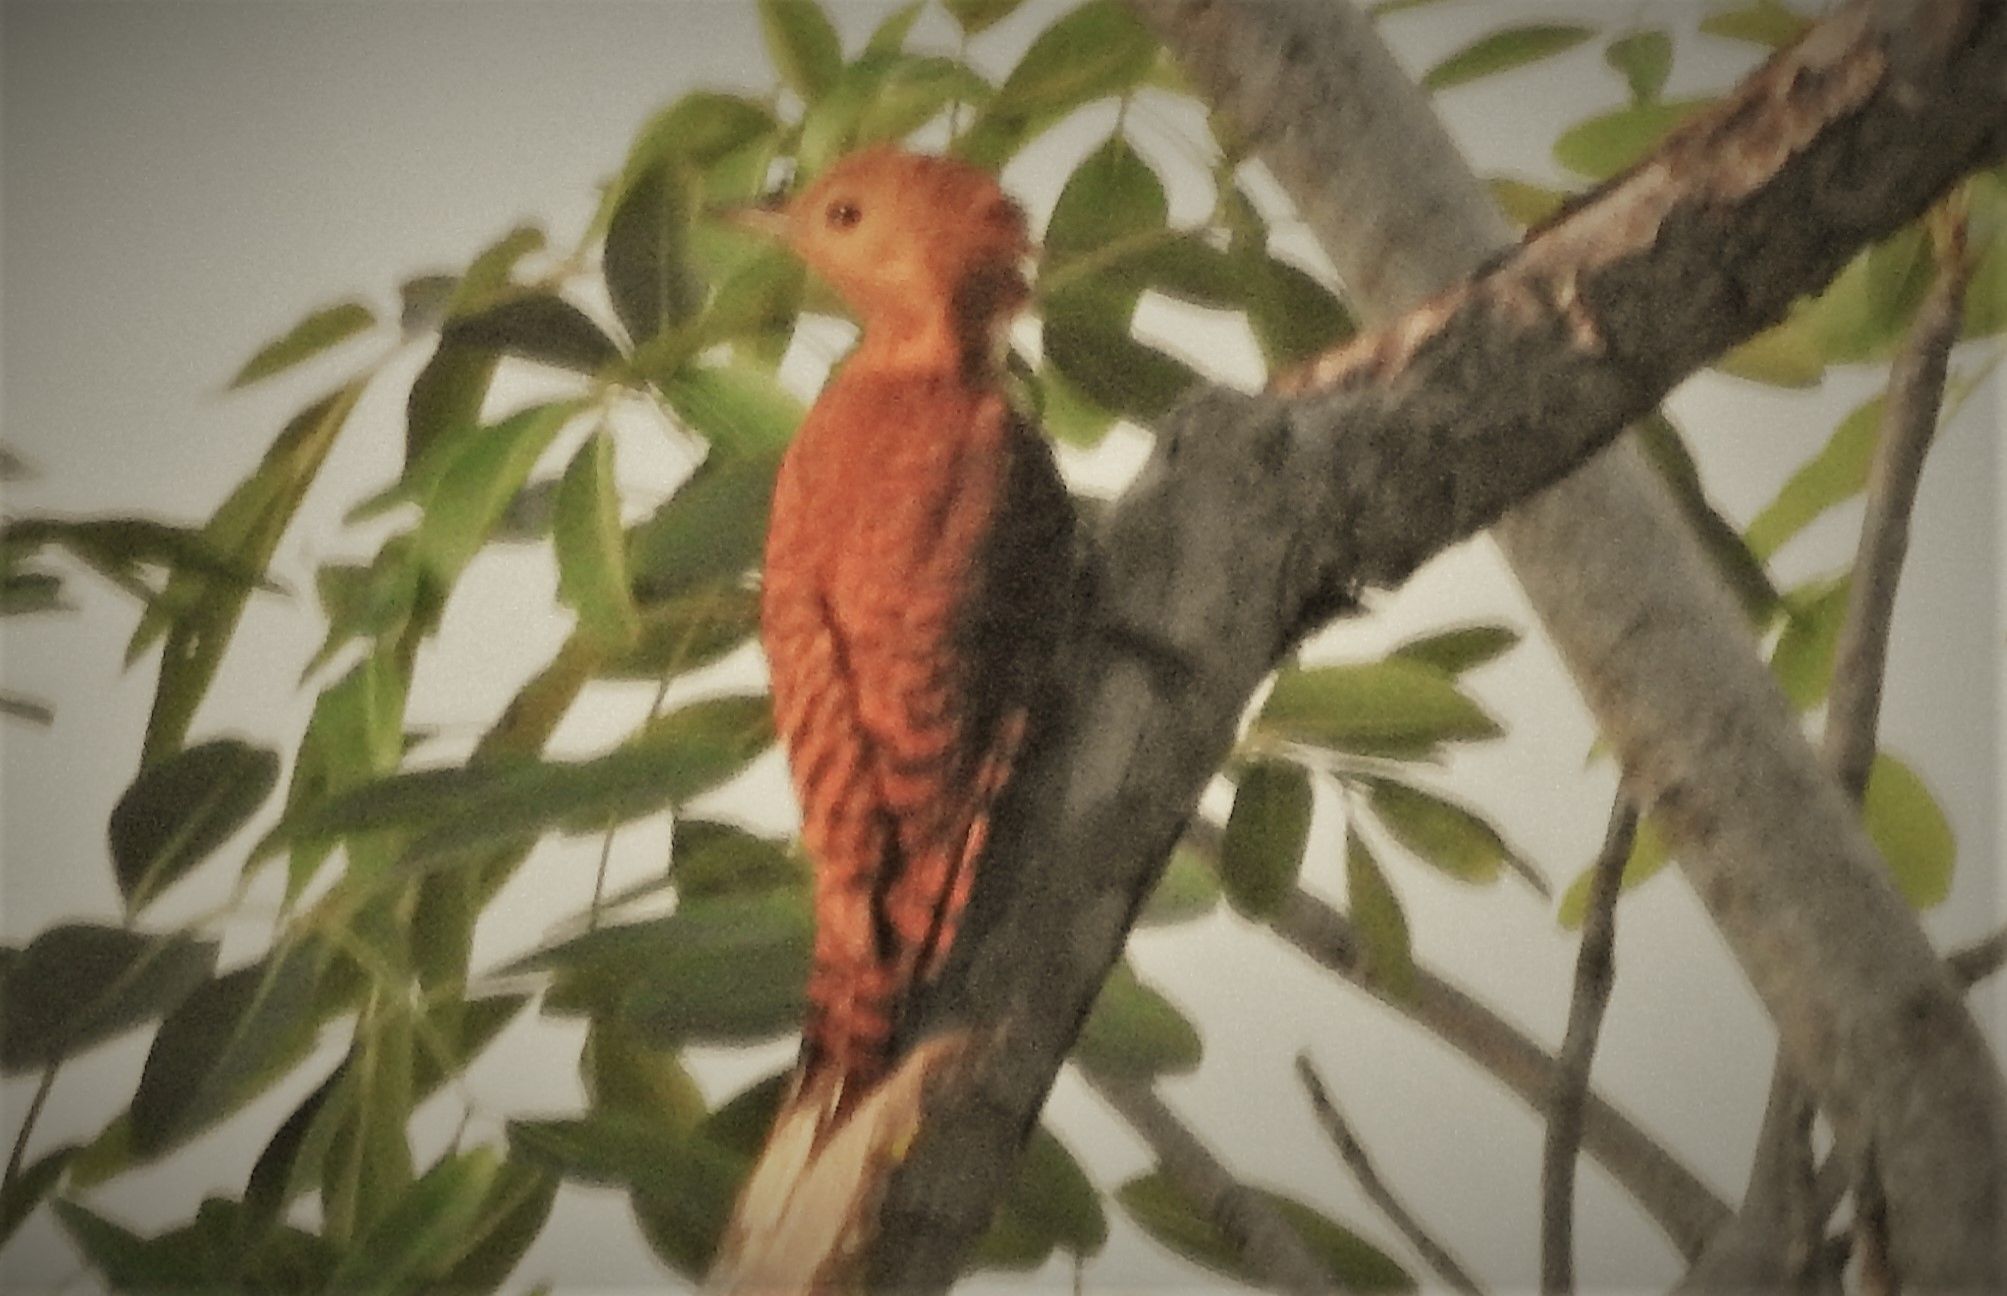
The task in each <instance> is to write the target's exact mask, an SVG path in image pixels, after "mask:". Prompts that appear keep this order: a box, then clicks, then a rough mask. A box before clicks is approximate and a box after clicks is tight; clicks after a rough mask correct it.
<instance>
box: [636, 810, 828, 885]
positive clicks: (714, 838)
mask: <svg viewBox="0 0 2007 1296" xmlns="http://www.w3.org/2000/svg"><path fill="white" fill-rule="evenodd" d="M669 858H670V868H671V870H672V871H673V873H674V876H675V880H676V894H677V895H679V896H681V897H683V898H684V899H685V900H697V899H702V898H704V897H706V896H716V895H732V894H739V895H744V894H747V893H749V892H758V891H767V890H771V889H772V888H774V887H787V886H800V885H804V884H806V883H807V881H808V868H807V865H806V863H805V862H804V861H803V860H802V859H801V858H800V857H799V856H797V855H795V854H794V853H792V852H791V851H789V850H788V848H787V844H786V843H785V842H777V841H773V840H771V839H769V838H766V837H756V836H754V835H753V834H752V833H750V832H747V831H746V830H745V829H744V828H741V827H738V826H737V825H736V824H728V823H718V822H715V821H713V820H708V819H687V818H686V819H679V820H677V822H676V837H675V841H674V850H673V852H672V853H671V855H670V857H669Z"/></svg>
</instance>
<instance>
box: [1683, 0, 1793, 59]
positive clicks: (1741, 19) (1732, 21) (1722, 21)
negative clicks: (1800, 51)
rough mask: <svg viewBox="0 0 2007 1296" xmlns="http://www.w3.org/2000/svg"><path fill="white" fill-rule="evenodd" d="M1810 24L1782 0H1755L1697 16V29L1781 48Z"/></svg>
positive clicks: (1771, 47)
mask: <svg viewBox="0 0 2007 1296" xmlns="http://www.w3.org/2000/svg"><path fill="white" fill-rule="evenodd" d="M1810 25H1811V24H1810V22H1809V21H1807V20H1806V19H1805V18H1804V17H1802V16H1800V15H1799V14H1796V13H1793V12H1792V11H1791V9H1790V8H1789V7H1788V6H1786V5H1785V4H1784V3H1783V0H1755V2H1754V3H1752V4H1746V5H1743V6H1742V7H1741V8H1739V9H1725V10H1720V11H1717V12H1715V13H1711V14H1709V15H1708V16H1707V17H1705V18H1703V19H1701V20H1700V29H1701V30H1702V31H1704V32H1706V33H1707V34H1708V35H1710V36H1722V37H1726V38H1728V39H1729V40H1739V41H1748V42H1749V43H1750V44H1752V45H1762V46H1764V47H1765V48H1768V49H1782V48H1784V47H1785V46H1786V45H1789V44H1790V43H1791V42H1792V41H1795V40H1797V39H1798V37H1799V36H1801V35H1803V34H1804V32H1805V29H1806V28H1807V27H1809V26H1810Z"/></svg>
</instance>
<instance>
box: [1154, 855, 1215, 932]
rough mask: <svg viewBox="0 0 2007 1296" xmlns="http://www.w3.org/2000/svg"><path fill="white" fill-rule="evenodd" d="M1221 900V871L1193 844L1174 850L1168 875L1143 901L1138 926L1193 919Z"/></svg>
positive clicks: (1209, 911) (1163, 877)
mask: <svg viewBox="0 0 2007 1296" xmlns="http://www.w3.org/2000/svg"><path fill="white" fill-rule="evenodd" d="M1219 902H1220V882H1219V874H1218V873H1216V872H1215V871H1214V870H1213V867H1212V865H1210V864H1208V863H1207V862H1206V861H1205V858H1204V857H1203V856H1201V855H1199V854H1198V852H1196V851H1194V850H1192V849H1190V848H1189V847H1185V846H1180V847H1178V849H1176V850H1174V851H1172V852H1171V862H1170V863H1169V864H1167V865H1165V867H1164V875H1163V876H1162V877H1160V878H1158V879H1157V885H1156V887H1155V888H1153V889H1152V890H1151V892H1150V898H1149V899H1148V900H1146V901H1144V902H1143V909H1142V912H1141V913H1139V914H1137V915H1136V925H1137V926H1138V927H1161V926H1168V925H1170V924H1172V923H1182V922H1190V921H1192V920H1193V919H1195V918H1203V917H1205V916H1206V915H1207V914H1209V913H1211V912H1212V911H1213V909H1214V908H1215V907H1216V906H1217V905H1218V904H1219Z"/></svg>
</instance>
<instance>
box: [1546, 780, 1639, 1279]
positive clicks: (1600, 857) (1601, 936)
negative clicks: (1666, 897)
mask: <svg viewBox="0 0 2007 1296" xmlns="http://www.w3.org/2000/svg"><path fill="white" fill-rule="evenodd" d="M1637 835H1638V812H1637V809H1636V807H1635V806H1633V805H1632V804H1631V798H1630V796H1629V794H1628V793H1627V792H1625V791H1624V790H1622V789H1619V790H1618V792H1617V800H1616V803H1615V804H1614V805H1613V806H1611V808H1610V825H1609V827H1608V829H1606V830H1605V832H1604V834H1603V847H1602V849H1601V850H1600V851H1598V852H1597V854H1596V863H1595V865H1594V870H1593V872H1591V874H1590V881H1589V898H1588V904H1587V907H1586V908H1585V909H1584V911H1583V919H1582V945H1581V949H1580V950H1579V951H1578V952H1577V953H1576V955H1575V992H1574V994H1573V996H1572V997H1571V998H1570V1001H1569V1004H1568V1027H1567V1030H1566V1031H1565V1032H1564V1033H1563V1034H1562V1037H1561V1056H1560V1059H1559V1064H1558V1066H1557V1067H1556V1068H1555V1076H1554V1097H1553V1098H1552V1099H1551V1100H1550V1101H1549V1102H1548V1104H1547V1138H1546V1143H1545V1146H1544V1148H1543V1149H1542V1153H1541V1161H1540V1289H1541V1290H1542V1291H1543V1292H1549V1293H1556V1292H1569V1291H1573V1290H1574V1289H1575V1157H1576V1154H1577V1153H1578V1152H1579V1151H1580V1150H1581V1147H1582V1126H1583V1109H1584V1107H1585V1105H1586V1104H1587V1102H1588V1098H1589V1068H1590V1067H1591V1066H1592V1065H1593V1064H1594V1062H1595V1059H1596V1040H1597V1038H1598V1037H1599V1036H1600V1035H1601V1034H1602V1030H1603V1012H1604V1010H1605V1009H1606V1008H1608V1007H1609V1004H1610V990H1611V987H1612V986H1613V984H1614V983H1615V981H1616V948H1617V893H1618V891H1619V890H1620V889H1621V888H1622V885H1623V881H1624V864H1625V862H1626V861H1628V860H1629V859H1630V858H1631V843H1632V842H1633V841H1635V840H1636V839H1637Z"/></svg>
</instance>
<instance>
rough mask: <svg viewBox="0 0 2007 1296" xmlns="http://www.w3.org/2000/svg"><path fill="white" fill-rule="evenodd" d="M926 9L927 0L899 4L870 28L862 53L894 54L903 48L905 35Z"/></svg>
mask: <svg viewBox="0 0 2007 1296" xmlns="http://www.w3.org/2000/svg"><path fill="white" fill-rule="evenodd" d="M926 9H927V0H912V3H910V4H904V5H901V6H899V7H898V8H897V9H894V10H893V11H892V12H891V13H889V14H887V15H885V18H884V19H883V20H882V21H881V22H880V23H879V24H878V26H876V27H875V28H873V29H872V31H871V35H870V37H869V38H867V39H866V40H865V42H864V53H865V54H866V55H867V56H869V55H872V54H896V53H898V52H899V51H900V50H903V49H905V48H906V37H907V35H908V34H909V33H910V32H911V31H912V30H913V24H914V23H915V22H916V21H918V20H919V17H920V15H921V14H922V13H924V12H926Z"/></svg>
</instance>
